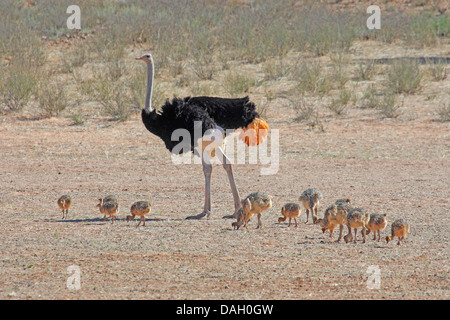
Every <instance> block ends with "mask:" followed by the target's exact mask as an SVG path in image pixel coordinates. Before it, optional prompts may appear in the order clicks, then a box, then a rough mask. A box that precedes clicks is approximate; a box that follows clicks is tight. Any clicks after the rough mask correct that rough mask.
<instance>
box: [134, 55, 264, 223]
mask: <svg viewBox="0 0 450 320" xmlns="http://www.w3.org/2000/svg"><path fill="white" fill-rule="evenodd" d="M136 59H137V60H142V61H144V62H145V63H147V94H146V97H145V105H144V109H142V122H143V123H144V125H145V127H146V128H147V130H148V131H150V132H151V133H153V134H155V135H157V136H158V137H160V138H161V139H162V140H163V141H164V143H165V145H166V148H167V149H169V151H170V152H172V153H183V152H185V151H186V150H188V152H191V151H192V152H194V154H197V155H199V156H200V157H201V159H202V165H203V172H204V174H205V203H204V207H203V211H202V213H200V214H198V215H194V216H189V217H187V219H201V218H204V217H208V216H209V215H210V213H211V189H210V186H211V172H212V164H211V161H210V159H209V157H211V156H212V157H213V156H214V155H215V156H217V157H218V159H219V160H220V162H221V163H222V165H223V168H224V169H225V171H226V172H227V175H228V179H229V181H230V185H231V191H232V193H233V199H234V209H235V212H234V214H233V215H229V216H225V217H224V218H236V213H237V211H238V210H239V209H240V208H241V199H240V196H239V191H238V189H237V187H236V183H235V181H234V177H233V171H232V168H231V162H230V160H229V159H228V158H227V156H226V155H225V153H224V151H223V149H222V143H221V142H219V140H220V139H216V138H217V137H218V135H219V137H222V138H223V137H224V136H225V130H226V129H238V128H242V129H243V131H242V132H241V135H240V138H241V139H243V140H244V142H245V143H247V145H257V144H259V143H261V142H262V141H263V140H264V138H265V137H266V136H267V134H268V125H267V123H266V122H265V121H264V120H261V119H259V118H258V117H259V115H258V113H257V112H256V110H255V104H254V103H253V102H251V101H249V98H248V97H244V98H239V99H226V98H218V97H186V98H173V99H172V101H169V100H167V101H166V102H165V104H164V105H163V106H162V107H161V108H160V110H159V111H156V110H155V109H153V108H152V90H153V79H154V65H153V58H152V55H151V54H149V53H146V54H144V55H143V56H141V57H139V58H136ZM200 125H201V138H200V139H198V140H196V139H195V138H194V137H195V134H194V130H195V131H197V130H198V131H200ZM177 129H185V130H187V131H188V132H189V133H190V137H191V139H190V148H179V146H178V147H177V148H174V147H175V146H177V145H178V144H179V143H180V142H178V141H173V140H172V133H173V132H174V131H175V130H177ZM250 129H252V130H250ZM246 131H248V132H249V133H248V134H247V133H246ZM207 145H209V146H208V149H209V151H210V152H209V153H208V152H203V151H204V150H205V149H204V148H205V147H206V146H207Z"/></svg>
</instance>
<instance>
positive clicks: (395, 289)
mask: <svg viewBox="0 0 450 320" xmlns="http://www.w3.org/2000/svg"><path fill="white" fill-rule="evenodd" d="M415 106H417V107H415V108H416V109H414V108H412V109H410V110H413V111H415V112H417V113H420V112H421V111H423V108H426V107H427V106H426V104H421V103H416V104H415ZM284 111H285V112H286V114H287V113H288V109H286V110H283V109H282V107H280V110H275V107H271V109H270V110H269V116H268V118H269V119H270V118H272V119H274V118H273V116H272V115H270V113H271V112H281V113H280V114H283V113H282V112H284ZM370 113H372V114H370ZM286 117H288V115H286ZM435 118H436V116H435V115H434V116H433V115H431V116H428V117H420V119H417V120H407V121H405V120H401V119H396V120H382V119H380V118H379V117H378V116H376V113H375V111H372V110H370V111H369V110H364V109H359V108H353V109H351V110H349V112H348V114H347V116H346V117H343V118H336V117H330V118H329V119H327V120H326V130H325V132H324V133H321V132H317V131H311V130H309V129H307V128H306V127H305V126H304V125H301V124H298V123H289V122H287V121H283V120H282V117H280V121H272V123H271V125H272V128H277V129H279V130H280V167H279V172H278V173H277V174H276V175H268V176H263V175H261V174H260V169H261V167H262V166H263V165H261V164H258V165H251V164H246V165H235V166H234V170H235V176H236V180H237V184H238V187H239V189H240V192H241V195H243V196H244V195H246V194H248V193H250V192H253V191H257V190H260V191H266V192H268V193H269V194H271V195H272V196H273V203H274V206H273V208H271V209H270V210H269V211H267V212H265V213H264V214H263V218H262V221H263V228H262V229H261V230H255V229H254V227H255V226H256V220H255V221H251V222H250V227H249V231H245V230H238V231H234V230H232V228H231V222H232V221H230V220H224V219H222V216H223V215H225V214H230V213H232V208H233V203H232V196H231V192H230V188H229V185H228V181H227V178H226V174H225V172H224V170H223V169H222V168H221V167H220V166H218V167H215V168H214V170H213V184H212V192H213V213H212V214H211V217H210V218H209V219H207V220H201V221H192V220H184V218H185V217H187V216H189V215H193V214H197V213H199V212H200V211H201V209H202V204H203V195H204V190H203V187H204V186H203V173H202V169H201V166H200V165H195V164H192V165H181V166H175V165H174V164H173V163H172V162H171V159H170V154H169V153H168V152H167V150H165V148H164V146H163V144H162V143H161V142H160V141H159V140H158V138H156V137H154V136H152V135H151V134H150V133H148V132H147V131H146V130H145V128H144V127H143V125H142V124H141V122H140V119H139V118H138V116H137V115H136V116H135V117H133V119H131V120H130V121H126V122H123V123H115V122H109V121H106V120H102V119H92V120H89V121H87V122H86V123H85V124H84V125H83V126H73V125H71V123H70V122H71V121H70V120H67V119H57V118H52V119H47V120H34V121H30V120H24V119H23V118H21V117H11V116H4V117H2V118H1V119H0V121H1V125H0V136H1V139H0V150H1V157H0V214H1V219H0V239H1V244H2V245H1V247H0V253H1V254H0V257H1V259H0V270H1V277H0V297H1V298H2V299H141V298H146V299H372V298H375V299H448V298H449V274H448V273H449V261H448V257H449V247H448V243H449V231H450V230H449V207H450V202H449V199H450V197H449V190H450V189H449V176H450V175H449V174H450V166H449V164H450V163H449V160H448V151H449V145H450V140H449V133H450V130H449V129H450V128H449V124H448V123H442V122H438V121H435V120H434V119H435ZM308 187H315V188H318V189H320V190H321V191H322V193H323V194H324V199H323V201H322V205H321V208H320V214H319V216H321V215H322V214H323V209H324V208H325V207H326V206H327V205H328V204H329V203H332V202H334V200H335V199H337V198H342V197H349V198H351V199H352V201H353V203H354V204H355V205H357V206H364V207H366V208H368V209H369V210H370V212H386V213H387V214H388V219H389V226H388V227H387V228H386V229H385V230H384V231H383V232H382V236H386V235H387V234H388V233H389V231H388V229H389V228H390V223H392V221H393V220H395V219H397V218H406V219H407V220H408V221H409V222H410V224H411V226H412V227H411V233H410V234H409V236H408V238H407V239H406V241H405V242H404V244H403V245H402V246H400V247H398V246H397V245H396V242H393V243H392V242H391V243H389V244H386V242H384V241H383V242H376V241H373V240H372V238H371V237H370V236H369V237H368V241H367V243H365V244H363V243H362V242H361V238H359V241H358V243H357V244H345V243H344V242H341V243H336V242H335V240H336V239H337V233H336V231H335V234H334V237H333V238H332V239H330V238H329V237H328V234H322V232H321V230H320V228H319V227H318V226H317V225H312V224H311V223H310V222H309V223H308V224H304V221H305V220H306V215H305V214H304V210H303V212H302V214H301V219H300V220H301V223H300V224H299V226H298V228H293V227H290V228H288V227H287V223H282V224H278V223H277V219H278V216H279V215H280V208H281V206H282V205H283V204H284V203H286V202H292V201H296V200H297V199H298V196H299V195H300V193H301V192H302V191H303V190H304V189H306V188H308ZM62 194H70V195H71V196H72V198H73V202H74V203H73V206H72V208H71V210H70V212H69V217H68V219H67V220H62V219H61V217H62V215H61V212H60V211H59V209H58V208H57V205H56V200H57V198H58V197H59V196H60V195H62ZM107 194H115V195H117V197H118V198H119V201H120V205H121V211H120V213H119V216H118V218H119V219H118V220H117V221H116V222H115V223H114V224H111V223H110V222H104V221H102V220H101V218H102V216H101V215H100V213H99V212H98V209H97V208H96V207H95V205H96V203H97V201H96V199H97V198H98V197H99V196H102V195H107ZM137 200H149V201H151V203H152V212H151V214H150V215H149V216H148V220H147V225H146V226H145V227H142V226H141V227H139V228H136V225H137V220H136V221H133V222H130V223H127V222H126V220H125V216H126V215H127V214H128V212H129V207H130V206H131V204H132V203H133V202H134V201H137ZM71 265H76V266H78V267H79V268H80V271H81V289H80V290H75V291H74V290H69V289H68V288H67V286H66V282H67V278H68V277H69V276H70V275H71V274H69V273H68V272H67V268H68V267H69V266H71ZM369 266H378V267H379V269H380V276H381V286H380V289H368V287H367V280H368V277H369V276H370V274H368V273H367V269H368V267H369Z"/></svg>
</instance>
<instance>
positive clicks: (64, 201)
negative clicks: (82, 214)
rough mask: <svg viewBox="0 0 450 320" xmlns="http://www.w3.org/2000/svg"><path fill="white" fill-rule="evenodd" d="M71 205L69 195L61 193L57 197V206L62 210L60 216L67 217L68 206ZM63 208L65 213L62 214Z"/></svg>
mask: <svg viewBox="0 0 450 320" xmlns="http://www.w3.org/2000/svg"><path fill="white" fill-rule="evenodd" d="M71 205H72V199H71V198H70V196H68V195H66V194H65V195H62V196H61V197H60V198H59V199H58V206H59V208H60V209H61V210H62V213H63V216H62V218H63V219H64V218H67V215H68V214H69V208H70V206H71ZM64 210H65V212H66V213H65V215H64Z"/></svg>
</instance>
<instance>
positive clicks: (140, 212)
mask: <svg viewBox="0 0 450 320" xmlns="http://www.w3.org/2000/svg"><path fill="white" fill-rule="evenodd" d="M151 209H152V207H151V205H150V203H149V202H148V201H138V202H135V203H133V205H132V206H131V208H130V212H131V216H127V221H130V220H133V219H134V217H135V216H139V217H141V219H140V220H139V223H138V225H137V226H138V227H139V225H140V224H141V222H142V221H144V223H143V226H144V227H145V215H146V214H147V213H150V210H151Z"/></svg>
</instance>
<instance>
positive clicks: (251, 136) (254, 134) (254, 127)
mask: <svg viewBox="0 0 450 320" xmlns="http://www.w3.org/2000/svg"><path fill="white" fill-rule="evenodd" d="M268 134H269V125H268V124H267V122H266V121H264V120H263V119H260V118H255V120H253V122H252V123H250V124H249V125H248V126H247V128H243V129H241V133H240V134H239V139H241V140H242V141H244V142H245V143H246V144H247V145H248V146H256V145H259V144H260V143H263V141H264V140H265V139H266V137H267V136H268Z"/></svg>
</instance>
